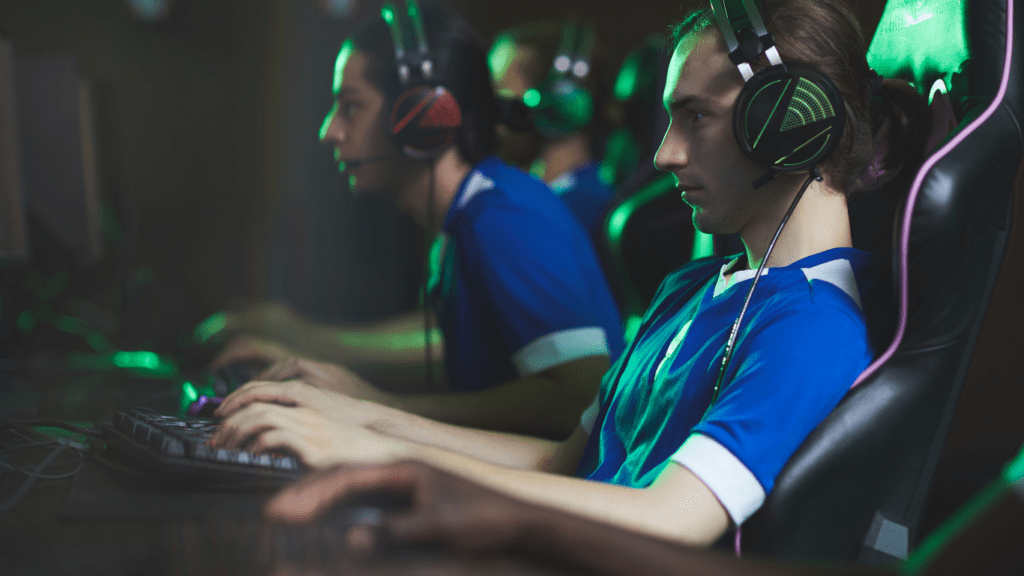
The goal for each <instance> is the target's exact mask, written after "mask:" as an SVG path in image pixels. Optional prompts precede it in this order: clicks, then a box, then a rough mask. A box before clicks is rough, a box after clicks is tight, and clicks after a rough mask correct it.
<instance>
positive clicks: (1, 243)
mask: <svg viewBox="0 0 1024 576" xmlns="http://www.w3.org/2000/svg"><path fill="white" fill-rule="evenodd" d="M20 163H21V158H20V150H19V146H18V114H17V111H16V104H15V88H14V52H13V50H12V49H11V43H10V42H9V41H6V40H4V39H3V38H0V263H8V262H21V261H25V260H28V258H29V254H30V253H29V242H28V216H27V213H26V211H25V210H26V207H25V191H24V188H23V186H22V177H21V166H20Z"/></svg>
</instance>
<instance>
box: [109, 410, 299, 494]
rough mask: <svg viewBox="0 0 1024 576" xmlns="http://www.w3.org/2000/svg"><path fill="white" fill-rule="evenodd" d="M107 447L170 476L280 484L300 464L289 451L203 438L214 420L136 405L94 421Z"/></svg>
mask: <svg viewBox="0 0 1024 576" xmlns="http://www.w3.org/2000/svg"><path fill="white" fill-rule="evenodd" d="M99 426H100V428H101V429H102V430H103V435H104V437H105V438H106V440H107V443H108V445H109V446H110V447H112V448H114V449H116V450H117V451H119V452H121V453H122V454H123V455H124V456H126V457H127V458H128V459H130V460H132V461H134V462H135V463H137V464H138V465H139V466H141V467H143V468H146V469H148V470H149V471H151V472H153V473H155V475H157V476H158V477H161V478H167V477H170V478H168V479H169V480H172V479H173V481H181V480H184V481H193V482H198V483H219V484H221V483H226V484H242V485H244V484H253V485H264V484H280V483H284V482H287V481H289V480H294V479H295V478H298V477H299V476H301V475H302V474H303V473H304V472H305V469H304V467H303V466H302V464H301V463H300V462H299V461H298V459H296V458H295V457H293V456H289V455H284V454H255V453H253V452H247V451H245V450H234V449H228V448H217V447H215V446H211V445H210V444H209V439H210V437H211V436H212V435H213V434H214V432H216V431H217V423H216V422H215V421H214V420H208V419H189V418H178V417H176V416H164V415H159V414H153V413H147V412H144V411H141V410H130V411H128V412H118V413H116V414H115V415H114V418H113V420H112V422H111V423H110V424H109V425H108V424H105V423H100V424H99Z"/></svg>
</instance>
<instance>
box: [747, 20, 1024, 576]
mask: <svg viewBox="0 0 1024 576" xmlns="http://www.w3.org/2000/svg"><path fill="white" fill-rule="evenodd" d="M890 4H892V1H891V2H890ZM904 4H908V3H904ZM909 4H918V5H919V4H920V3H919V2H912V3H909ZM925 4H926V5H927V4H929V3H928V2H925ZM934 4H935V5H936V6H939V5H945V6H954V5H955V6H960V3H954V2H947V1H942V2H935V3H934ZM890 8H893V6H891V5H890V6H887V8H886V15H884V16H883V23H882V24H880V25H879V33H900V32H901V31H902V32H906V33H908V34H911V33H913V32H914V30H913V26H908V25H907V24H905V22H907V19H906V18H904V19H903V22H904V24H903V25H902V26H892V27H885V26H883V25H884V24H885V23H886V18H887V16H889V17H891V16H894V15H893V14H891V13H890V12H891V11H890ZM1022 12H1024V10H1021V9H1020V7H1019V6H1018V7H1017V9H1015V7H1014V0H971V1H970V2H968V3H967V6H966V14H965V16H966V19H965V22H966V28H965V30H966V39H967V42H968V47H969V51H968V54H969V57H970V61H969V62H968V64H969V69H968V70H967V74H966V76H967V77H968V79H967V80H968V82H969V84H968V88H967V89H966V92H967V93H966V95H965V98H964V99H963V101H962V102H961V104H962V106H963V108H962V111H963V120H962V121H961V122H960V125H959V127H958V129H957V130H956V131H955V132H954V133H952V134H951V135H950V136H949V137H947V139H946V140H945V141H944V142H943V143H942V144H941V145H940V146H939V147H938V148H937V149H936V150H935V151H934V152H933V153H932V154H931V156H930V157H929V158H928V159H927V160H926V161H925V163H924V165H923V166H922V168H921V169H920V170H919V172H918V174H917V176H916V178H915V179H914V181H913V185H912V186H911V188H910V191H909V193H908V194H907V195H906V196H905V197H903V199H902V200H901V201H900V203H899V206H897V213H896V218H895V220H896V222H895V230H894V232H895V234H894V235H893V236H892V238H893V240H892V243H891V245H892V249H891V252H890V253H891V257H890V258H891V265H892V268H891V269H892V273H891V274H888V273H887V270H886V269H885V267H886V266H887V264H885V263H876V270H878V265H879V264H881V266H882V269H881V270H878V271H879V272H881V274H879V276H880V277H883V278H884V277H889V278H892V279H894V280H893V281H892V282H891V283H884V282H883V284H884V285H883V286H882V288H883V290H890V291H892V290H894V293H893V292H890V294H893V296H892V298H891V299H892V300H893V301H894V305H893V309H894V311H895V325H894V326H893V327H892V328H893V331H894V333H895V334H894V336H893V337H891V338H890V339H889V340H890V341H891V344H889V345H888V346H883V347H882V349H880V350H879V353H880V356H879V358H878V360H877V361H876V363H875V364H873V365H872V367H871V368H869V369H868V370H867V371H866V372H865V373H864V374H863V375H862V376H861V378H860V379H858V385H857V386H856V387H855V388H854V389H853V390H852V391H851V392H850V393H849V394H848V395H847V397H846V398H845V399H844V400H843V401H842V403H840V405H839V406H838V407H837V408H836V410H835V411H834V412H833V413H832V414H831V415H830V416H829V417H828V418H827V419H826V420H825V421H824V422H823V423H822V424H821V425H820V426H819V427H818V428H817V429H816V430H815V431H814V432H813V433H812V434H811V436H810V437H809V438H808V439H807V440H806V441H805V443H804V444H803V446H802V447H801V448H800V449H799V450H798V451H797V453H796V454H794V456H793V457H792V458H791V459H790V461H789V463H788V464H787V465H786V467H785V468H784V469H783V471H782V473H781V474H780V476H779V477H778V479H777V481H776V485H775V488H774V490H773V491H772V493H771V494H770V495H769V496H768V498H767V500H766V501H765V504H764V506H763V508H762V509H761V510H760V511H759V512H758V513H757V514H755V516H754V517H752V518H751V519H750V520H749V521H748V522H747V523H746V524H745V525H744V527H743V544H744V549H746V550H755V551H760V552H766V553H770V554H773V555H776V556H782V557H800V558H811V559H830V560H841V561H849V560H858V561H860V562H862V563H881V562H885V561H889V560H895V559H896V558H900V557H904V556H906V553H907V551H908V550H909V549H910V548H911V547H912V546H913V544H914V542H915V538H916V536H917V535H916V533H915V530H916V526H917V523H918V521H919V519H920V516H921V509H922V505H923V502H924V500H925V497H926V495H927V490H928V486H929V483H930V481H931V477H932V473H933V471H934V468H935V465H936V462H937V460H938V457H939V453H940V451H941V449H942V445H943V442H944V441H945V436H946V432H947V429H948V427H949V423H950V420H951V419H952V415H953V411H954V408H955V406H956V403H957V400H958V398H959V395H960V389H961V386H962V385H963V381H964V378H965V375H966V372H967V368H968V364H969V362H970V359H971V354H972V352H973V348H974V343H975V340H976V338H977V335H978V331H979V329H980V326H981V321H982V318H983V316H984V314H985V311H986V308H987V306H988V301H989V297H990V295H991V293H992V289H993V285H994V284H995V280H996V277H997V275H998V272H999V269H1000V266H1001V264H1002V261H1003V255H1004V253H1005V251H1006V246H1007V242H1008V239H1009V232H1010V225H1011V217H1012V209H1011V207H1012V202H1013V187H1014V178H1015V176H1016V174H1017V170H1018V165H1019V163H1020V161H1021V157H1022V153H1024V136H1022V132H1021V125H1022V122H1024V113H1022V109H1024V103H1022V98H1024V95H1022V93H1021V90H1022V86H1021V83H1022V80H1024V69H1022V67H1021V60H1022V57H1024V47H1022V45H1021V44H1022V42H1020V41H1019V40H1020V38H1019V35H1018V38H1014V37H1013V36H1014V34H1016V32H1015V31H1016V30H1020V28H1021V23H1022V14H1021V13H1022ZM1011 15H1012V18H1011V17H1010V16H1011ZM899 16H901V17H902V16H906V14H902V15H899ZM915 40H916V39H915V38H904V39H903V40H902V44H899V43H894V44H893V45H903V46H906V47H907V50H913V49H914V47H915V45H914V42H915ZM908 70H911V71H912V72H914V73H915V74H918V73H919V72H920V70H919V69H918V70H912V69H911V68H908ZM917 80H918V82H921V79H920V78H918V79H917ZM918 85H919V86H920V84H918ZM925 88H926V87H925ZM952 94H956V90H955V87H954V91H953V92H952ZM855 216H856V215H855V214H854V217H855ZM854 226H855V227H856V223H854ZM883 300H884V298H883Z"/></svg>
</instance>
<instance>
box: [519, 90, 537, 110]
mask: <svg viewBox="0 0 1024 576" xmlns="http://www.w3.org/2000/svg"><path fill="white" fill-rule="evenodd" d="M523 103H524V104H526V105H527V106H529V107H530V108H536V107H537V106H539V105H540V91H539V90H537V89H536V88H530V89H529V90H527V91H526V92H524V93H523Z"/></svg>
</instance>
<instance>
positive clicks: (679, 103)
mask: <svg viewBox="0 0 1024 576" xmlns="http://www.w3.org/2000/svg"><path fill="white" fill-rule="evenodd" d="M690 106H696V107H698V108H706V107H717V106H718V103H717V102H716V101H715V100H713V99H711V98H708V97H706V96H699V95H697V94H689V95H687V96H683V97H682V98H674V99H672V100H670V101H667V102H665V109H666V110H668V111H669V112H672V111H673V110H678V109H680V108H689V107H690Z"/></svg>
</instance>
